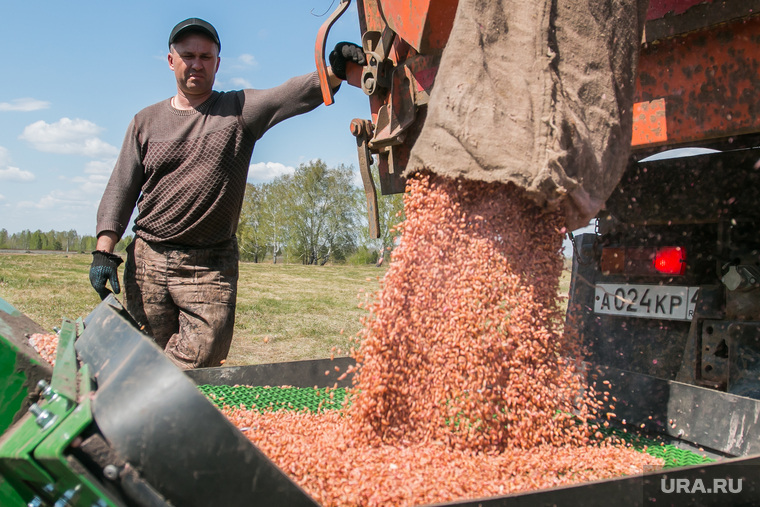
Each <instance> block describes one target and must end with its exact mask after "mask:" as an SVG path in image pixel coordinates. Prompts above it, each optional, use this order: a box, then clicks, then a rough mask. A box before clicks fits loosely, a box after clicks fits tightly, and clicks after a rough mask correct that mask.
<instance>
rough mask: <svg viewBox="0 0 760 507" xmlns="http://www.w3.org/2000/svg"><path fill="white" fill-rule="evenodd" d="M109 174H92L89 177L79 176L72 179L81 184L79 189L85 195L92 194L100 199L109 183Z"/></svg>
mask: <svg viewBox="0 0 760 507" xmlns="http://www.w3.org/2000/svg"><path fill="white" fill-rule="evenodd" d="M108 177H109V175H108V174H90V175H89V176H87V177H84V178H83V177H81V176H78V177H76V178H73V179H72V180H71V181H73V182H74V183H77V184H79V191H80V192H81V193H82V194H83V195H92V196H95V197H97V198H98V199H100V197H101V196H102V195H103V191H104V190H105V189H106V184H108Z"/></svg>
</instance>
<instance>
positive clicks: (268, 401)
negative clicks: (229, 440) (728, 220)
mask: <svg viewBox="0 0 760 507" xmlns="http://www.w3.org/2000/svg"><path fill="white" fill-rule="evenodd" d="M198 387H199V389H200V390H201V392H202V393H203V394H204V395H206V397H207V398H208V399H209V400H210V401H211V402H212V403H214V404H215V405H216V406H217V407H219V408H221V407H223V406H225V405H227V406H234V407H240V406H241V405H242V406H243V407H244V408H247V409H254V408H255V409H258V410H308V411H310V412H322V411H324V410H333V409H338V408H340V407H342V406H343V402H344V400H345V399H346V390H345V389H343V388H338V389H330V388H314V387H263V386H212V385H202V386H198ZM602 433H603V434H604V435H605V437H604V438H609V437H611V436H613V435H614V436H616V437H618V438H620V439H622V440H625V441H626V442H628V443H630V444H631V446H633V447H634V448H635V449H637V450H639V451H642V452H646V453H648V454H650V455H652V456H654V457H657V458H662V459H663V461H664V462H665V464H664V467H663V468H679V467H684V466H689V465H699V464H702V463H710V462H712V461H715V460H713V459H711V458H708V457H705V456H702V455H701V454H697V453H694V452H692V451H689V450H686V449H679V448H677V447H675V446H673V445H670V444H666V443H665V442H663V441H661V440H656V439H653V438H647V437H644V436H643V435H640V434H638V433H633V432H628V433H626V432H623V431H622V430H618V429H611V428H610V429H606V430H604V431H603V432H602Z"/></svg>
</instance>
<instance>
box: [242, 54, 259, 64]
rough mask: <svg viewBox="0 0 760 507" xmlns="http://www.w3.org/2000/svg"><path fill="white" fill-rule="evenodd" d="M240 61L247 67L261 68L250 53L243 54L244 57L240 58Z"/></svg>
mask: <svg viewBox="0 0 760 507" xmlns="http://www.w3.org/2000/svg"><path fill="white" fill-rule="evenodd" d="M238 61H239V62H240V63H241V64H243V65H245V66H247V67H258V66H259V62H258V61H257V60H256V57H255V56H253V55H250V54H248V53H243V54H242V55H240V56H238Z"/></svg>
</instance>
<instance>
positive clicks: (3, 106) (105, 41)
mask: <svg viewBox="0 0 760 507" xmlns="http://www.w3.org/2000/svg"><path fill="white" fill-rule="evenodd" d="M335 5H337V0H335V1H334V0H276V1H267V2H263V1H249V2H231V1H226V0H218V1H215V2H208V1H206V2H197V1H192V0H183V1H182V2H176V1H166V0H158V1H152V2H147V1H144V0H132V1H129V2H120V1H102V0H101V1H77V2H61V1H46V0H42V1H37V2H4V5H3V8H2V18H3V29H2V30H0V47H2V48H3V54H4V58H3V60H4V62H3V72H2V75H3V79H2V84H1V85H0V229H2V228H4V229H6V230H8V232H10V233H14V232H20V231H22V230H24V229H30V230H36V229H41V230H43V231H48V230H51V229H55V230H68V229H76V230H77V232H78V233H79V234H81V235H85V234H94V230H95V213H96V210H97V205H98V202H99V200H100V197H101V194H102V192H103V189H104V188H105V184H106V182H107V180H108V176H109V175H110V172H111V170H112V168H113V164H114V162H115V160H116V157H117V155H118V152H119V148H120V147H121V143H122V140H123V138H124V134H125V132H126V128H127V125H128V124H129V121H130V120H131V118H132V116H133V115H134V114H135V113H136V112H137V111H139V110H140V109H142V108H143V107H146V106H148V105H150V104H153V103H155V102H158V101H161V100H163V99H166V98H168V97H170V96H172V95H173V94H174V93H175V92H176V85H175V82H174V76H173V74H172V72H171V70H170V69H169V67H168V64H167V62H166V55H167V53H168V47H167V40H168V36H169V32H170V31H171V29H172V27H173V26H174V25H175V24H176V23H177V22H179V21H181V20H183V19H186V18H189V17H200V18H203V19H205V20H207V21H209V22H210V23H212V24H213V25H214V26H215V27H216V29H217V31H218V32H219V36H220V39H221V42H222V52H221V57H222V61H221V66H220V69H219V72H218V74H217V79H216V85H215V88H216V89H217V90H236V89H241V88H249V87H252V88H268V87H271V86H275V85H277V84H280V83H282V82H283V81H285V80H287V79H288V78H290V77H292V76H295V75H300V74H304V73H307V72H312V71H313V70H314V69H315V65H314V42H315V38H316V35H317V31H318V30H319V28H320V26H321V24H322V23H323V22H324V20H325V19H326V17H327V15H329V13H330V12H332V10H333V9H334V8H335ZM359 39H360V33H359V25H358V16H357V11H356V5H355V3H352V5H351V7H350V8H349V10H348V11H347V12H346V13H345V14H344V15H343V17H342V18H341V19H340V20H339V21H338V22H337V23H336V24H335V25H334V26H333V29H332V31H331V33H330V38H329V39H328V49H329V48H331V47H332V46H333V45H334V44H335V43H336V42H340V41H342V40H351V41H356V42H358V41H359ZM369 115H370V111H369V101H368V100H367V97H366V96H365V95H364V93H363V92H362V91H361V90H359V89H357V88H353V87H350V86H348V85H344V86H343V87H342V88H341V90H340V91H339V92H338V94H337V95H336V103H335V104H333V105H331V106H329V107H325V106H320V107H319V108H318V109H317V110H315V111H313V112H311V113H309V114H307V115H303V116H299V117H296V118H292V119H290V120H288V121H286V122H283V123H281V124H279V125H277V126H275V127H274V128H273V129H272V130H270V131H269V132H268V133H267V134H266V135H265V136H264V137H263V138H262V139H261V140H260V141H259V142H258V143H257V145H256V148H255V150H254V152H253V158H252V160H251V168H250V171H249V178H248V181H250V182H252V183H258V182H261V181H268V180H271V179H272V178H274V177H275V176H277V175H279V174H282V173H284V172H288V171H292V170H293V169H294V168H295V167H297V166H298V165H299V164H301V163H306V162H308V161H310V160H312V159H315V158H321V159H322V160H324V161H325V162H326V163H327V164H328V166H336V165H338V164H346V165H353V166H354V167H356V165H357V164H356V144H355V141H354V138H353V137H352V136H351V134H350V132H349V123H350V121H351V119H353V118H357V117H361V118H369Z"/></svg>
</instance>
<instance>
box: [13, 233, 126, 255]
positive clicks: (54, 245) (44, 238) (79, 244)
mask: <svg viewBox="0 0 760 507" xmlns="http://www.w3.org/2000/svg"><path fill="white" fill-rule="evenodd" d="M97 241H98V240H97V238H96V237H95V236H80V235H79V234H78V233H77V231H75V230H73V229H72V230H69V231H53V230H51V231H47V232H43V231H41V230H39V229H37V230H36V231H30V230H29V229H25V230H23V231H21V232H17V233H13V234H9V233H8V231H7V230H5V229H0V249H2V250H24V251H26V250H30V251H31V250H51V251H57V252H92V251H93V250H95V244H96V243H97ZM131 241H132V236H125V237H123V238H122V239H121V241H119V243H118V244H117V245H116V250H117V251H123V250H124V249H125V248H126V247H127V245H129V243H130V242H131Z"/></svg>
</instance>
